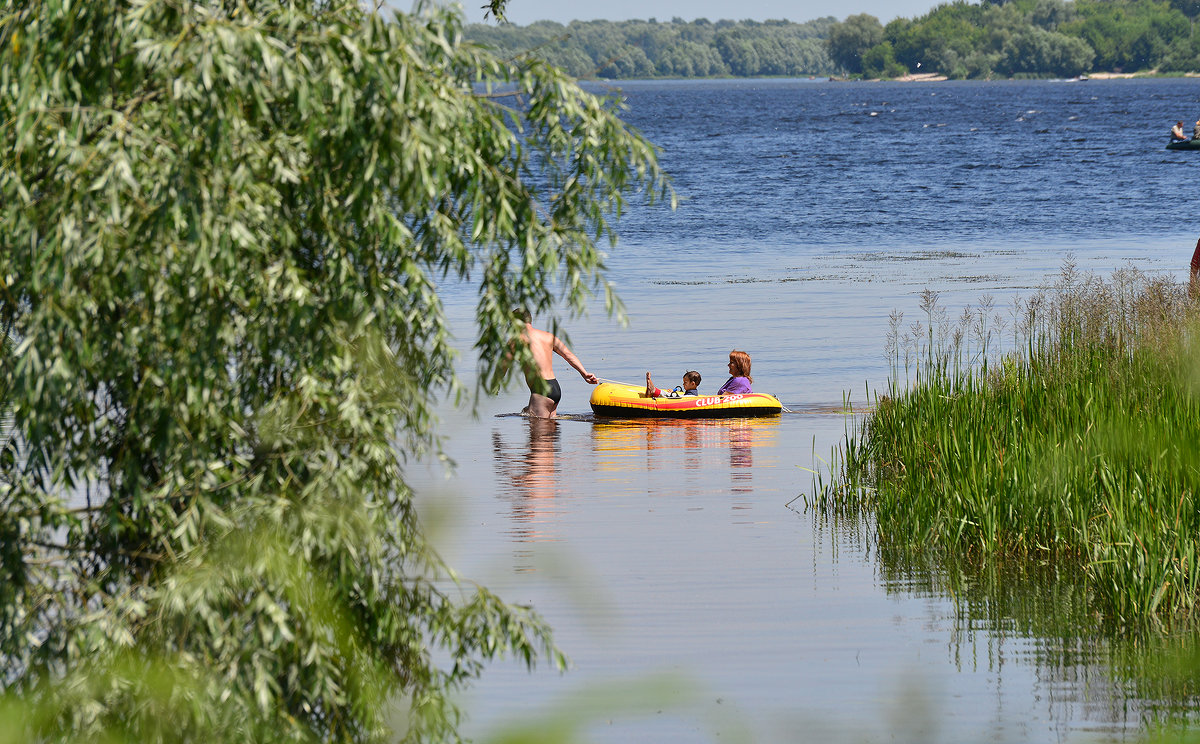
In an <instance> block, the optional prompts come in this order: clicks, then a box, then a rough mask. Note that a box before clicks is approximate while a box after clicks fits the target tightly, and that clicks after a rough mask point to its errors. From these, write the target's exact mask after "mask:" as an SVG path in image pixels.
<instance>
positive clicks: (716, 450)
mask: <svg viewBox="0 0 1200 744" xmlns="http://www.w3.org/2000/svg"><path fill="white" fill-rule="evenodd" d="M592 431H593V448H594V451H595V452H596V454H597V455H598V456H599V462H598V466H599V468H600V469H601V470H606V471H622V470H629V469H631V468H648V469H649V470H659V469H668V470H669V469H684V470H700V469H701V468H703V467H704V466H706V465H711V464H715V463H716V460H717V458H722V459H724V458H728V461H729V466H730V479H731V481H732V482H733V490H734V491H735V492H749V491H750V490H751V486H750V483H751V481H752V479H753V472H752V468H753V467H754V452H755V450H756V449H758V450H759V451H760V454H761V450H762V448H764V447H774V446H775V445H776V438H777V436H778V433H779V418H778V417H766V418H750V419H638V420H630V421H625V420H600V419H598V420H596V421H595V422H594V423H593V425H592Z"/></svg>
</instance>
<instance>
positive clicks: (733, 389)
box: [717, 377, 754, 395]
mask: <svg viewBox="0 0 1200 744" xmlns="http://www.w3.org/2000/svg"><path fill="white" fill-rule="evenodd" d="M752 392H754V391H753V390H751V389H750V381H749V380H747V379H746V378H745V377H730V378H729V379H728V380H726V381H725V384H724V385H722V386H721V389H720V390H718V391H717V395H722V394H724V393H752Z"/></svg>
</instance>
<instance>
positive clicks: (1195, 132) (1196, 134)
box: [1192, 119, 1200, 140]
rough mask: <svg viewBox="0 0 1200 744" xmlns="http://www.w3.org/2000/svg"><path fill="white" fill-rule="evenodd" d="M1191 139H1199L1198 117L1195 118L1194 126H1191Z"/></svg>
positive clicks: (1199, 122) (1199, 121)
mask: <svg viewBox="0 0 1200 744" xmlns="http://www.w3.org/2000/svg"><path fill="white" fill-rule="evenodd" d="M1192 139H1194V140H1195V139H1200V119H1197V120H1196V126H1194V127H1192Z"/></svg>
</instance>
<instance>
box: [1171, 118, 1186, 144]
mask: <svg viewBox="0 0 1200 744" xmlns="http://www.w3.org/2000/svg"><path fill="white" fill-rule="evenodd" d="M1185 139H1187V136H1186V135H1184V133H1183V122H1182V121H1177V122H1175V126H1173V127H1171V141H1172V142H1180V141H1182V140H1185Z"/></svg>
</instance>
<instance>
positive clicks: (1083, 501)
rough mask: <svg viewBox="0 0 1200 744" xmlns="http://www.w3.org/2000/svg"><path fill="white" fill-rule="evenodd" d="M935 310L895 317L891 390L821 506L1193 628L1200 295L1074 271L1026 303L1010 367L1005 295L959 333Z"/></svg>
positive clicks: (901, 538) (1016, 317)
mask: <svg viewBox="0 0 1200 744" xmlns="http://www.w3.org/2000/svg"><path fill="white" fill-rule="evenodd" d="M923 299H924V301H923V303H922V308H923V310H924V311H925V313H926V319H925V324H920V323H917V324H913V325H912V326H911V327H910V329H909V330H908V331H907V332H905V333H901V331H900V327H901V321H902V318H899V317H896V316H894V317H893V332H892V334H891V337H890V343H889V352H890V353H891V354H892V358H893V361H894V364H895V369H896V374H895V375H894V376H893V380H892V383H891V388H890V390H889V393H888V395H886V396H883V397H880V398H879V399H878V405H876V407H875V408H874V409H873V410H872V411H871V412H870V414H869V415H868V416H867V417H866V419H865V420H864V421H863V423H862V425H861V428H860V429H859V431H858V432H857V433H856V434H855V435H851V436H849V437H848V438H847V442H846V447H845V449H844V453H843V454H844V457H843V460H842V462H841V464H840V474H839V475H838V477H835V479H834V482H833V484H832V485H831V486H830V487H829V488H827V489H825V490H824V493H822V494H819V495H818V498H817V503H818V505H819V506H822V507H823V508H833V509H862V508H867V509H871V510H873V511H874V512H875V513H876V518H877V521H878V525H879V526H878V529H879V532H880V536H879V539H880V540H881V542H886V543H899V544H912V545H929V546H933V547H935V548H937V549H942V550H952V551H960V552H964V553H966V554H968V555H974V554H979V555H984V554H986V555H1002V556H1018V557H1039V558H1045V559H1050V560H1065V561H1077V562H1078V563H1079V565H1080V566H1081V567H1082V569H1083V570H1084V571H1086V577H1087V585H1088V588H1089V591H1090V593H1091V596H1092V599H1093V601H1094V603H1095V607H1096V610H1097V611H1098V612H1099V613H1100V614H1101V616H1103V617H1104V618H1105V619H1106V620H1107V621H1109V622H1112V623H1114V624H1116V625H1117V626H1119V627H1133V626H1141V625H1143V624H1145V623H1147V622H1157V621H1162V620H1178V619H1181V618H1183V617H1186V616H1187V615H1188V614H1189V613H1190V611H1191V610H1192V609H1193V606H1194V604H1195V601H1196V598H1197V593H1198V592H1200V510H1198V509H1197V504H1196V496H1197V489H1198V486H1200V460H1198V459H1197V458H1196V451H1197V450H1198V449H1200V398H1198V397H1197V395H1196V393H1197V390H1200V374H1198V372H1200V349H1198V348H1197V341H1196V337H1197V329H1198V328H1200V323H1198V321H1200V315H1198V313H1197V311H1196V309H1195V308H1194V307H1193V306H1192V305H1191V304H1190V303H1189V301H1188V299H1187V294H1186V290H1185V288H1184V287H1183V286H1181V285H1178V284H1175V283H1172V282H1169V281H1165V280H1163V279H1160V278H1155V277H1151V276H1147V275H1145V274H1142V273H1140V272H1138V271H1136V270H1132V269H1128V270H1123V271H1121V272H1117V273H1116V274H1114V276H1113V277H1112V279H1111V280H1110V281H1105V280H1102V279H1099V278H1097V277H1095V276H1092V275H1086V274H1081V273H1079V272H1077V271H1076V270H1075V268H1074V267H1073V266H1072V265H1070V264H1068V265H1067V266H1066V267H1065V268H1064V270H1063V273H1062V276H1061V277H1060V279H1059V281H1058V282H1057V283H1056V284H1055V285H1054V286H1053V287H1051V288H1049V289H1046V290H1043V291H1041V292H1039V293H1037V294H1035V295H1033V296H1032V297H1029V298H1028V299H1025V300H1023V301H1017V302H1016V303H1014V307H1013V313H1012V319H1013V322H1012V324H1011V326H1008V327H1010V328H1011V331H1012V334H1011V339H1010V341H1011V346H1010V348H1009V350H1008V351H1007V352H1006V353H1003V354H1001V353H999V352H1000V343H1001V339H1002V337H1003V333H1004V330H1005V326H1006V324H1005V323H1004V322H1003V321H1002V320H1001V319H1000V317H999V316H996V315H992V314H991V309H992V308H991V305H992V303H991V301H990V299H988V298H985V299H984V302H983V303H981V306H980V307H979V308H974V309H972V308H968V309H967V310H966V311H965V312H964V313H963V315H962V316H960V318H959V321H958V323H957V324H949V323H948V322H947V321H946V314H945V312H944V310H942V309H941V307H940V306H939V305H938V303H937V296H936V294H934V293H932V292H927V293H926V294H925V295H924V298H923ZM902 368H903V374H901V369H902ZM910 377H911V378H912V381H911V383H909V382H907V381H908V380H909V378H910Z"/></svg>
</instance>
